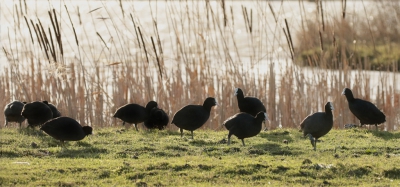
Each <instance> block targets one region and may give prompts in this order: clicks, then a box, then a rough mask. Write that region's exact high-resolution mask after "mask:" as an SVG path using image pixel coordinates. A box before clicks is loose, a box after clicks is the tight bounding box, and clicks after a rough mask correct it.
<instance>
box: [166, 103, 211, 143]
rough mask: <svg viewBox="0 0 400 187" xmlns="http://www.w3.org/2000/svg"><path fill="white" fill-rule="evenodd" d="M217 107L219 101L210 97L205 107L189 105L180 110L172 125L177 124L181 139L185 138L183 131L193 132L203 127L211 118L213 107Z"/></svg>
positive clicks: (204, 104)
mask: <svg viewBox="0 0 400 187" xmlns="http://www.w3.org/2000/svg"><path fill="white" fill-rule="evenodd" d="M215 105H217V101H216V100H215V99H214V98H212V97H208V98H207V99H206V100H205V101H204V103H203V105H187V106H184V107H183V108H181V109H180V110H178V112H176V114H175V115H174V117H173V119H172V122H171V124H175V125H176V126H177V127H179V128H180V131H181V137H182V136H183V129H185V130H188V131H191V132H192V139H193V131H194V130H196V129H198V128H200V127H201V126H203V124H204V123H205V122H206V121H207V120H208V118H209V117H210V112H211V107H213V106H215Z"/></svg>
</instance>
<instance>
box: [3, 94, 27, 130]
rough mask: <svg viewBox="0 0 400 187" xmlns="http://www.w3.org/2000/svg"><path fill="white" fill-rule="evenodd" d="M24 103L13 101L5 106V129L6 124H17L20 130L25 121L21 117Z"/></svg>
mask: <svg viewBox="0 0 400 187" xmlns="http://www.w3.org/2000/svg"><path fill="white" fill-rule="evenodd" d="M25 103H26V102H20V101H13V102H11V103H9V104H8V105H6V107H5V108H4V117H5V120H6V123H5V124H4V126H5V127H6V126H7V125H8V122H17V123H19V128H21V124H22V122H23V121H24V120H25V118H24V116H22V115H21V112H22V108H24V105H25Z"/></svg>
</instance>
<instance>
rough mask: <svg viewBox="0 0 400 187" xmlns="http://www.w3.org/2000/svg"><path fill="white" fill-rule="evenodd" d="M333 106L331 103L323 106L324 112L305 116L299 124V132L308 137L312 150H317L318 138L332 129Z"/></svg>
mask: <svg viewBox="0 0 400 187" xmlns="http://www.w3.org/2000/svg"><path fill="white" fill-rule="evenodd" d="M332 110H333V106H332V104H331V102H327V103H326V104H325V112H316V113H314V114H311V115H309V116H307V117H306V118H305V119H304V120H303V121H302V122H301V123H300V128H301V130H300V131H303V135H304V136H308V137H309V138H310V141H311V145H312V146H313V147H314V150H317V143H316V142H317V140H318V138H320V137H322V136H324V135H326V134H327V133H328V132H329V131H330V130H331V129H332V127H333V114H332Z"/></svg>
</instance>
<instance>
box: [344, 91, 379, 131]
mask: <svg viewBox="0 0 400 187" xmlns="http://www.w3.org/2000/svg"><path fill="white" fill-rule="evenodd" d="M342 94H343V95H345V96H346V99H347V102H348V104H349V109H350V111H351V113H353V114H354V115H355V116H356V117H357V118H358V119H359V120H360V124H361V125H360V126H361V127H362V126H363V125H375V127H376V129H378V125H379V124H381V123H384V122H385V121H386V116H385V114H383V113H382V112H381V111H380V110H379V109H378V108H377V107H376V106H375V105H374V104H372V103H371V102H369V101H365V100H362V99H356V98H354V96H353V92H352V91H351V90H350V89H348V88H345V89H344V90H343V93H342Z"/></svg>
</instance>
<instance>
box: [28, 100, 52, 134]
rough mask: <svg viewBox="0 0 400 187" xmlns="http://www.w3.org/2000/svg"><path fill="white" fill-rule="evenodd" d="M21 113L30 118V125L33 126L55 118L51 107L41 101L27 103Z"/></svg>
mask: <svg viewBox="0 0 400 187" xmlns="http://www.w3.org/2000/svg"><path fill="white" fill-rule="evenodd" d="M21 114H22V116H24V117H25V118H26V119H27V120H28V127H31V128H34V127H36V126H41V125H42V124H43V123H45V122H46V121H48V120H50V119H52V118H53V112H52V111H51V109H50V107H49V106H48V105H46V104H45V103H43V102H40V101H35V102H31V103H27V104H25V105H24V107H23V108H22V112H21Z"/></svg>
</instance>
